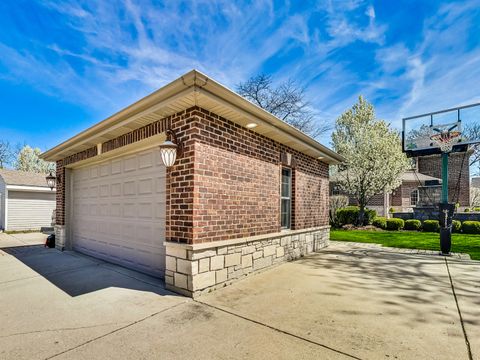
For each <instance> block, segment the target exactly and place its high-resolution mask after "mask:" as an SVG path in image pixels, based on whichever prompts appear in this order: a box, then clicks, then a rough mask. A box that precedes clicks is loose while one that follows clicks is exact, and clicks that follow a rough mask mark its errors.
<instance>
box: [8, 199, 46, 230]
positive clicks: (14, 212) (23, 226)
mask: <svg viewBox="0 0 480 360" xmlns="http://www.w3.org/2000/svg"><path fill="white" fill-rule="evenodd" d="M54 209H55V193H54V192H33V191H12V190H10V191H9V192H8V219H7V227H8V229H7V230H34V229H40V228H41V227H43V226H52V214H53V210H54Z"/></svg>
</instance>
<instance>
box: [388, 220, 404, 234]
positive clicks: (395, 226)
mask: <svg viewBox="0 0 480 360" xmlns="http://www.w3.org/2000/svg"><path fill="white" fill-rule="evenodd" d="M404 226H405V221H403V219H397V218H393V219H387V230H394V231H396V230H402V229H403V227H404Z"/></svg>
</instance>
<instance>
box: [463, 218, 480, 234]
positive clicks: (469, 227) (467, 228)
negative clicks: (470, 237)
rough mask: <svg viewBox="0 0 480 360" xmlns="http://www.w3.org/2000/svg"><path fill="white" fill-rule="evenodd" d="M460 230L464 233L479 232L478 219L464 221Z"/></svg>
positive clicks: (479, 222)
mask: <svg viewBox="0 0 480 360" xmlns="http://www.w3.org/2000/svg"><path fill="white" fill-rule="evenodd" d="M462 231H463V232H464V233H465V234H480V221H464V222H463V224H462Z"/></svg>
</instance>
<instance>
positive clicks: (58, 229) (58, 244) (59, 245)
mask: <svg viewBox="0 0 480 360" xmlns="http://www.w3.org/2000/svg"><path fill="white" fill-rule="evenodd" d="M65 241H66V229H65V225H55V248H56V249H57V250H60V251H63V250H65Z"/></svg>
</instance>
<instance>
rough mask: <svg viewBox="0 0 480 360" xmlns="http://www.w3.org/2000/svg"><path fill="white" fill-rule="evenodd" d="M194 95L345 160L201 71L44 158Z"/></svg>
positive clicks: (331, 159)
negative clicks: (241, 112) (203, 97)
mask: <svg viewBox="0 0 480 360" xmlns="http://www.w3.org/2000/svg"><path fill="white" fill-rule="evenodd" d="M192 94H193V96H194V97H195V99H196V96H197V94H202V95H204V96H207V97H210V98H212V99H214V100H215V101H217V102H218V101H223V102H224V105H225V106H231V107H232V108H236V109H235V110H236V111H238V110H241V111H243V112H244V113H245V114H246V116H248V114H251V116H252V117H254V118H255V119H258V120H261V121H263V122H264V123H265V124H267V125H268V126H270V127H272V128H273V129H276V130H277V131H280V132H281V133H284V134H287V135H288V136H289V138H291V139H293V141H296V142H298V143H300V144H301V145H304V146H306V147H308V148H311V149H314V150H315V152H318V155H319V156H318V158H321V159H322V161H325V162H327V163H330V164H339V163H341V162H343V161H344V160H345V159H344V158H343V157H342V156H341V155H339V154H337V153H336V152H334V151H333V150H331V149H329V148H328V147H326V146H325V145H322V144H321V143H319V142H318V141H317V140H315V139H313V138H311V137H310V136H308V135H306V134H305V133H303V132H302V131H300V130H298V129H296V128H295V127H293V126H291V125H290V124H287V123H286V122H284V121H282V120H280V119H279V118H277V117H276V116H274V115H272V114H271V113H269V112H267V111H265V110H264V109H262V108H260V107H259V106H257V105H255V104H253V103H252V102H250V101H248V100H246V99H245V98H243V97H242V96H240V95H238V94H237V93H235V92H234V91H232V90H230V89H229V88H227V87H225V86H224V85H222V84H220V83H218V82H217V81H215V80H213V79H211V78H209V77H208V76H206V75H205V74H203V73H201V72H199V71H197V70H191V71H189V72H188V73H186V74H185V75H183V76H181V77H179V78H178V79H176V80H174V81H172V82H171V83H169V84H167V85H165V86H164V87H162V88H160V89H159V90H156V91H155V92H153V93H151V94H150V95H147V96H146V97H144V98H142V99H140V100H138V101H136V102H135V103H133V104H131V105H129V106H127V107H126V108H124V109H122V110H120V111H118V112H117V113H115V114H113V115H112V116H110V117H108V118H106V119H105V120H103V121H101V122H99V123H97V124H95V125H93V126H91V127H89V128H87V129H85V130H84V131H82V132H80V133H78V134H77V135H75V136H73V137H72V138H70V139H68V140H66V141H64V142H62V143H61V144H59V145H57V146H55V147H53V148H52V149H50V150H48V151H46V152H44V153H43V154H41V157H42V158H43V159H45V160H47V161H56V160H60V159H62V158H64V157H65V156H68V154H66V152H67V151H70V153H71V152H72V151H73V150H74V149H75V147H77V146H81V145H82V144H84V143H85V142H87V141H94V139H95V137H96V136H97V137H98V136H99V134H103V133H106V132H108V130H109V129H111V128H114V127H121V126H123V125H125V124H127V123H128V122H129V119H131V118H133V117H134V116H141V115H142V114H143V113H144V112H146V111H148V110H149V109H150V108H152V107H156V106H157V107H160V105H165V106H167V105H168V104H169V103H170V102H171V101H175V100H178V99H181V98H184V97H186V96H191V95H192ZM79 151H82V149H79ZM79 151H78V152H79Z"/></svg>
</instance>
